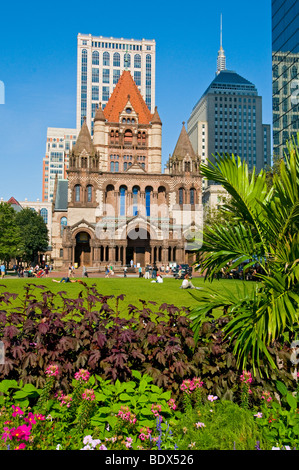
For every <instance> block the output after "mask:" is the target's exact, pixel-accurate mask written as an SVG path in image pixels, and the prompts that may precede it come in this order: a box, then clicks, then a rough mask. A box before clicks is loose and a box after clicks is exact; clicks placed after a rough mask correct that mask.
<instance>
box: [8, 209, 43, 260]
mask: <svg viewBox="0 0 299 470" xmlns="http://www.w3.org/2000/svg"><path fill="white" fill-rule="evenodd" d="M16 224H17V226H18V227H19V229H20V231H21V233H22V258H23V260H24V261H27V262H28V263H30V262H35V263H36V262H37V260H38V254H39V252H41V253H43V252H45V251H46V250H47V248H48V244H49V237H48V228H47V225H46V224H45V222H44V220H43V218H42V216H41V215H40V214H38V213H37V212H36V211H35V210H32V209H30V208H26V209H22V210H21V211H20V212H18V213H17V215H16Z"/></svg>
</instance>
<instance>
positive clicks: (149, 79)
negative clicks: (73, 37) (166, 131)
mask: <svg viewBox="0 0 299 470" xmlns="http://www.w3.org/2000/svg"><path fill="white" fill-rule="evenodd" d="M77 41H78V43H77V122H76V126H77V129H80V128H81V126H82V123H83V120H84V117H86V123H87V125H88V127H89V130H90V132H91V134H92V135H93V119H94V116H95V113H96V109H97V107H98V105H99V103H102V107H103V109H104V108H105V105H106V104H107V102H108V100H109V98H110V96H111V94H112V92H113V90H114V88H115V86H116V84H117V82H118V80H119V78H120V76H121V75H122V72H123V71H124V70H129V71H130V72H131V75H132V77H133V79H134V81H135V83H136V85H137V87H138V89H139V91H140V92H141V95H142V96H143V98H144V100H145V102H146V104H147V106H148V108H149V110H150V111H151V112H152V113H153V112H154V109H155V62H156V42H155V40H146V39H141V40H135V39H124V38H120V39H117V38H113V37H110V38H107V37H103V36H92V35H91V34H78V37H77Z"/></svg>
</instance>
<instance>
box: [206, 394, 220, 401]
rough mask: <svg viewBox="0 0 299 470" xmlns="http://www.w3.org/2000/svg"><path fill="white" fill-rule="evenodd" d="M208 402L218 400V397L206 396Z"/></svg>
mask: <svg viewBox="0 0 299 470" xmlns="http://www.w3.org/2000/svg"><path fill="white" fill-rule="evenodd" d="M208 400H209V401H215V400H218V397H216V396H215V395H208Z"/></svg>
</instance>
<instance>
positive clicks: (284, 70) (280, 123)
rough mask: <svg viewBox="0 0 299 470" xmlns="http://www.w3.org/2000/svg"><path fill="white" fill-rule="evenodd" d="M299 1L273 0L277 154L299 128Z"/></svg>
mask: <svg viewBox="0 0 299 470" xmlns="http://www.w3.org/2000/svg"><path fill="white" fill-rule="evenodd" d="M298 22H299V2H298V0H272V77H273V157H274V158H282V157H283V155H284V152H285V151H286V150H287V149H286V142H287V141H288V140H290V139H291V138H292V135H294V134H296V133H297V132H298V131H299V75H298V69H299V31H298Z"/></svg>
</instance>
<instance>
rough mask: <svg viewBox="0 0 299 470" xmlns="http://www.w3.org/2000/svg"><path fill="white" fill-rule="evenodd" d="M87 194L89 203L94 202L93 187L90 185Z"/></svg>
mask: <svg viewBox="0 0 299 470" xmlns="http://www.w3.org/2000/svg"><path fill="white" fill-rule="evenodd" d="M86 193H87V202H92V185H91V184H89V185H88V186H87V187H86Z"/></svg>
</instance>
